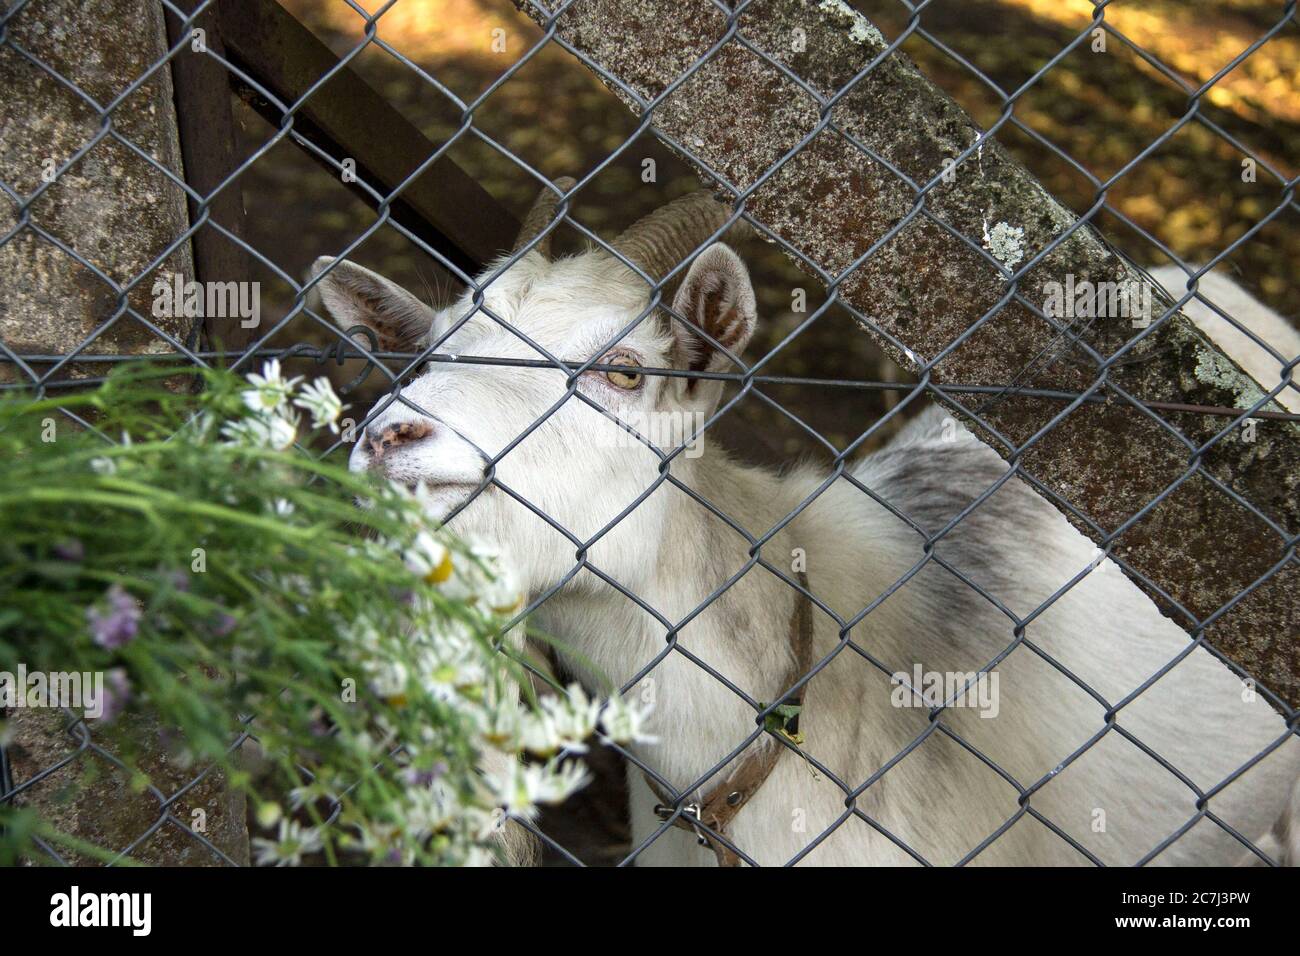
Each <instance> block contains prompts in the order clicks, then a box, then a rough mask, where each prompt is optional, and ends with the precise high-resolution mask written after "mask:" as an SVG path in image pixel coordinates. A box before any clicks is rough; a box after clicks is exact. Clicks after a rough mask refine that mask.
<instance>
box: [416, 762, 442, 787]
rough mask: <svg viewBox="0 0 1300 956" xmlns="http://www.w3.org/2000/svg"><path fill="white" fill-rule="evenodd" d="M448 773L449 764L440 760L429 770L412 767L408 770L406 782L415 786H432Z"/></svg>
mask: <svg viewBox="0 0 1300 956" xmlns="http://www.w3.org/2000/svg"><path fill="white" fill-rule="evenodd" d="M446 773H447V765H446V764H445V763H443V762H442V761H441V760H439V761H438V762H437V763H436V764H434V765H433V767H432V768H431V769H429V770H417V769H416V768H415V767H411V768H409V769H408V770H407V771H406V782H407V783H408V784H409V785H411V786H413V787H431V786H433V785H434V783H435V782H437V780H438V778H440V777H442V776H443V775H444V774H446Z"/></svg>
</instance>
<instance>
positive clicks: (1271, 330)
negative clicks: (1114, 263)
mask: <svg viewBox="0 0 1300 956" xmlns="http://www.w3.org/2000/svg"><path fill="white" fill-rule="evenodd" d="M1151 275H1152V277H1153V278H1154V279H1155V280H1156V281H1157V282H1159V283H1160V284H1161V285H1163V286H1164V287H1165V289H1166V290H1167V291H1168V292H1169V294H1170V295H1172V296H1173V297H1174V301H1175V302H1176V301H1178V299H1180V298H1182V297H1183V296H1184V295H1185V294H1186V293H1187V274H1186V273H1185V272H1183V270H1182V269H1180V268H1178V266H1174V265H1169V266H1161V267H1159V268H1157V269H1152V270H1151ZM1196 288H1197V292H1198V293H1199V294H1200V296H1201V297H1203V298H1205V299H1208V300H1209V301H1210V302H1213V303H1214V304H1215V305H1216V306H1218V307H1219V308H1220V309H1221V310H1222V311H1223V312H1224V313H1226V314H1227V315H1230V316H1232V317H1233V318H1234V319H1236V320H1237V321H1238V322H1239V323H1241V324H1243V325H1244V326H1245V327H1246V328H1248V329H1250V331H1251V332H1253V333H1254V335H1255V336H1256V337H1257V338H1259V339H1262V340H1263V341H1264V342H1267V343H1268V345H1269V347H1270V348H1271V349H1272V350H1273V352H1276V353H1277V354H1278V355H1280V356H1282V359H1283V361H1278V359H1277V358H1275V357H1274V356H1273V355H1272V354H1271V353H1270V352H1269V350H1268V349H1265V348H1264V347H1263V346H1261V345H1260V344H1259V343H1257V342H1256V341H1255V340H1254V339H1252V338H1251V337H1250V336H1249V335H1247V334H1246V333H1245V332H1243V331H1241V330H1240V329H1238V328H1235V327H1234V326H1233V325H1232V324H1231V323H1230V322H1228V321H1227V320H1226V319H1224V318H1223V316H1221V315H1219V313H1218V312H1215V311H1214V309H1212V308H1210V307H1209V306H1208V305H1206V304H1205V303H1204V302H1202V301H1201V299H1200V298H1194V299H1189V300H1188V302H1187V304H1186V305H1184V306H1183V308H1182V312H1183V314H1184V315H1186V316H1187V317H1188V318H1190V319H1191V320H1192V321H1193V322H1194V323H1196V325H1197V327H1198V328H1199V329H1200V330H1201V331H1202V332H1204V333H1205V334H1206V335H1208V336H1209V337H1210V338H1211V339H1213V340H1214V341H1215V342H1216V343H1217V344H1218V346H1219V348H1221V349H1223V350H1224V352H1226V353H1227V354H1228V355H1230V356H1232V357H1233V358H1234V359H1236V361H1237V364H1238V365H1240V366H1241V368H1242V370H1243V371H1244V372H1246V373H1247V374H1248V375H1250V377H1251V378H1253V379H1254V380H1255V381H1256V382H1258V383H1259V384H1260V386H1261V387H1263V388H1264V390H1265V391H1272V390H1273V389H1275V388H1277V386H1278V383H1279V382H1280V381H1282V377H1283V375H1284V373H1285V369H1286V364H1287V363H1290V362H1293V361H1295V360H1296V359H1297V358H1300V332H1297V331H1296V329H1295V327H1294V326H1293V325H1291V323H1290V322H1288V321H1287V320H1286V319H1284V318H1282V316H1280V315H1278V314H1277V313H1276V312H1274V311H1273V310H1272V309H1270V308H1269V307H1268V306H1266V305H1264V304H1263V303H1262V302H1259V301H1258V300H1256V299H1254V298H1253V297H1252V296H1251V295H1250V293H1248V292H1247V291H1246V290H1245V289H1243V288H1241V286H1239V285H1237V284H1236V283H1235V282H1233V281H1232V280H1231V279H1229V278H1228V277H1227V276H1225V275H1223V274H1221V273H1218V272H1207V273H1206V274H1205V275H1203V276H1201V279H1200V281H1199V282H1198V283H1197V286H1196ZM1289 377H1290V379H1291V380H1293V381H1295V383H1296V384H1297V385H1300V375H1296V374H1295V373H1294V372H1293V373H1291V376H1289ZM1277 401H1278V402H1279V403H1281V405H1282V406H1283V407H1284V408H1285V409H1286V410H1287V411H1290V412H1300V390H1298V389H1296V388H1293V387H1291V386H1289V385H1288V386H1287V387H1285V388H1283V389H1282V391H1280V392H1278V395H1277Z"/></svg>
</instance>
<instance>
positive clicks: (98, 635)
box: [86, 584, 140, 650]
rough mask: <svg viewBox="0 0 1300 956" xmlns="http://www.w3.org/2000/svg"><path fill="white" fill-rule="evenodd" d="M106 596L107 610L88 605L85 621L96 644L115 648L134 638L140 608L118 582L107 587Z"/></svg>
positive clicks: (138, 624) (137, 626)
mask: <svg viewBox="0 0 1300 956" xmlns="http://www.w3.org/2000/svg"><path fill="white" fill-rule="evenodd" d="M106 596H107V598H108V610H107V611H101V610H100V609H99V608H98V607H88V608H86V621H87V622H88V623H89V624H90V633H91V635H92V636H93V637H94V640H95V643H96V644H98V645H99V646H100V647H104V648H108V649H109V650H116V649H117V648H119V647H122V646H123V645H124V644H128V643H130V642H131V640H133V639H134V638H135V635H136V632H137V631H138V630H139V629H140V608H139V606H138V605H137V604H136V603H135V598H133V597H131V595H130V594H128V593H127V592H126V589H125V588H123V587H122V585H120V584H114V585H113V586H112V587H111V588H109V589H108V593H107V595H106Z"/></svg>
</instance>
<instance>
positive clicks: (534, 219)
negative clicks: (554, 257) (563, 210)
mask: <svg viewBox="0 0 1300 956" xmlns="http://www.w3.org/2000/svg"><path fill="white" fill-rule="evenodd" d="M576 182H577V180H575V179H574V178H573V177H571V176H561V177H560V178H559V179H557V180H556V181H555V188H556V189H558V190H559V191H560V192H562V193H567V192H568V191H569V190H570V189H572V188H573V186H574V183H576ZM559 204H560V197H559V196H557V195H556V194H555V193H553V192H552V191H551V190H549V189H547V188H545V187H543V188H542V191H541V192H540V193H538V194H537V198H536V199H535V200H533V208H532V209H529V210H528V215H526V216H524V224H523V225H522V226H520V227H519V238H517V239H516V240H515V247H514V248H513V249H511V250H510V252H511V254H512V255H513V254H514V253H516V252H518V251H519V250H520V249H522V248H523V247H524V246H526V245H528V243H530V242H532V241H533V240H534V239H536V238H537V234H538V233H540V232H541V231H542V230H543V229H545V228H546V227H547V226H549V225H550V224H551V220H552V219H554V218H555V209H556V207H557V206H559ZM554 235H555V233H554V232H549V233H547V234H546V237H545V238H544V239H542V241H541V242H539V243H538V244H537V245H535V246H533V251H534V252H539V253H541V256H542V258H543V259H549V258H551V237H552V236H554Z"/></svg>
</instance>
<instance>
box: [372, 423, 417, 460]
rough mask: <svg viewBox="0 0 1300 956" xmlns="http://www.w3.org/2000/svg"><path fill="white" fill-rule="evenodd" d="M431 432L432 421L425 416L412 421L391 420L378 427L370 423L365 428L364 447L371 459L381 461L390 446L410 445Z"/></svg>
mask: <svg viewBox="0 0 1300 956" xmlns="http://www.w3.org/2000/svg"><path fill="white" fill-rule="evenodd" d="M432 434H433V422H431V421H429V420H428V419H427V418H426V419H420V420H418V421H413V422H392V423H390V424H387V425H381V426H378V427H376V426H374V425H371V426H370V427H368V428H367V429H366V447H367V448H368V449H369V451H370V458H371V461H381V460H382V459H383V457H384V454H385V453H386V452H387V451H388V450H389V449H390V448H396V447H397V446H398V445H410V444H412V443H413V442H417V441H420V440H421V439H423V438H428V437H429V436H430V435H432Z"/></svg>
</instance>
